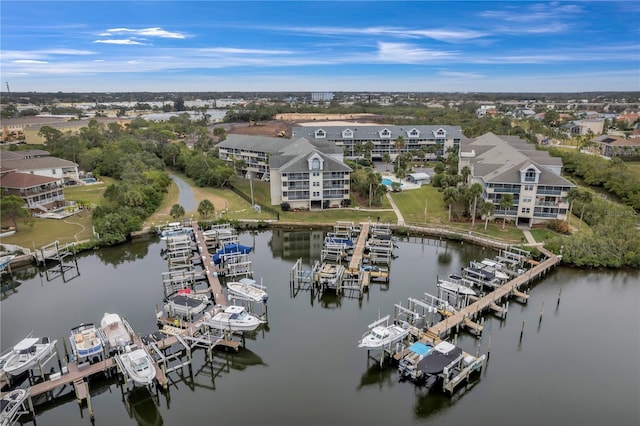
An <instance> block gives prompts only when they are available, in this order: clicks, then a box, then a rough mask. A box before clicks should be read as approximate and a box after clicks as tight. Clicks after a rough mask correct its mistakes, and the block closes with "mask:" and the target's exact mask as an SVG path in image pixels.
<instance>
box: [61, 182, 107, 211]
mask: <svg viewBox="0 0 640 426" xmlns="http://www.w3.org/2000/svg"><path fill="white" fill-rule="evenodd" d="M100 179H101V180H102V182H103V183H96V184H94V185H78V186H70V187H66V188H65V189H64V198H65V199H67V200H71V201H85V202H87V203H91V204H92V205H94V206H96V205H101V204H102V203H103V201H104V197H103V195H104V191H105V190H106V189H107V187H108V186H109V185H111V184H112V183H113V182H114V180H113V179H111V178H100Z"/></svg>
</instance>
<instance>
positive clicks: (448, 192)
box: [442, 186, 460, 222]
mask: <svg viewBox="0 0 640 426" xmlns="http://www.w3.org/2000/svg"><path fill="white" fill-rule="evenodd" d="M442 194H443V197H444V203H445V204H446V205H448V206H449V222H451V205H452V204H453V203H455V202H456V201H458V196H459V195H460V194H459V192H458V189H457V188H456V187H453V186H448V187H446V188H445V189H444V191H443V192H442Z"/></svg>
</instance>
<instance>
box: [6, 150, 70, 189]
mask: <svg viewBox="0 0 640 426" xmlns="http://www.w3.org/2000/svg"><path fill="white" fill-rule="evenodd" d="M36 151H39V150H36ZM8 152H10V151H6V152H5V151H3V152H2V162H1V163H0V166H1V169H2V170H3V171H11V170H12V171H16V172H20V173H28V174H32V175H38V176H46V177H50V178H54V179H62V180H63V181H74V182H75V183H78V182H79V179H80V176H79V174H78V164H77V163H74V162H73V161H69V160H64V159H62V158H57V157H49V156H47V157H45V156H42V157H41V156H37V157H31V158H13V159H11V158H7V157H6V156H9V154H8ZM42 152H46V151H42Z"/></svg>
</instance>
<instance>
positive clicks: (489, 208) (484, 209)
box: [480, 201, 496, 231]
mask: <svg viewBox="0 0 640 426" xmlns="http://www.w3.org/2000/svg"><path fill="white" fill-rule="evenodd" d="M495 210H496V206H494V205H493V203H492V202H491V201H485V202H484V203H482V205H481V206H480V213H482V215H483V216H484V230H485V231H486V230H487V225H488V224H489V216H491V215H492V214H493V212H494V211H495Z"/></svg>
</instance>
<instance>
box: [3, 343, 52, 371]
mask: <svg viewBox="0 0 640 426" xmlns="http://www.w3.org/2000/svg"><path fill="white" fill-rule="evenodd" d="M57 342H58V341H57V340H53V341H51V340H49V338H48V337H42V338H40V339H39V338H37V337H26V338H24V339H22V340H21V341H20V342H18V344H17V345H15V346H14V347H13V350H12V354H11V355H10V356H9V357H8V358H7V359H6V361H5V363H4V367H3V368H4V371H5V373H7V375H9V376H17V375H18V374H22V373H24V372H25V371H27V370H29V369H30V368H33V367H35V366H36V365H38V364H39V363H44V362H46V361H48V360H49V359H50V358H51V357H52V356H53V355H54V354H55V351H56V343H57Z"/></svg>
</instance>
